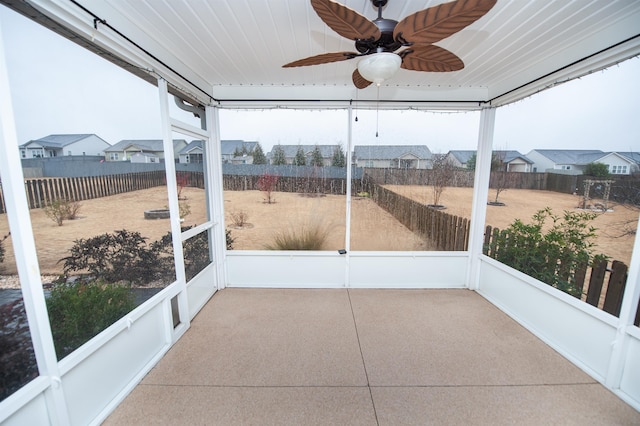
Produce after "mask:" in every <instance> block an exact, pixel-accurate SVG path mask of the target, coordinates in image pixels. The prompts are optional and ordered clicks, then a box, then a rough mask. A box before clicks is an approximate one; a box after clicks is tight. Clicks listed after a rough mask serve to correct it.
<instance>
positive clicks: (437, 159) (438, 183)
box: [429, 154, 456, 208]
mask: <svg viewBox="0 0 640 426" xmlns="http://www.w3.org/2000/svg"><path fill="white" fill-rule="evenodd" d="M431 164H432V170H431V173H430V176H431V179H430V181H431V187H432V189H433V192H432V194H433V204H429V206H430V207H435V208H442V207H444V206H442V205H440V196H441V195H442V193H443V192H444V190H445V188H446V187H447V186H449V185H450V184H451V182H452V181H453V179H454V177H455V172H456V166H455V165H454V164H453V162H452V161H451V160H449V159H448V158H447V157H446V156H445V155H444V154H434V155H433V157H432V158H431Z"/></svg>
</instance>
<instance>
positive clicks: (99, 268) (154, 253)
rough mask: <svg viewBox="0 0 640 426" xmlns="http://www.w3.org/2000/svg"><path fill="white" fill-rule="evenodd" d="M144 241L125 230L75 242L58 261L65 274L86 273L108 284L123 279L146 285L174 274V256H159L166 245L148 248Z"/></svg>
mask: <svg viewBox="0 0 640 426" xmlns="http://www.w3.org/2000/svg"><path fill="white" fill-rule="evenodd" d="M146 240H147V238H146V237H143V236H142V235H140V233H139V232H130V231H127V230H124V229H123V230H121V231H116V232H115V233H113V234H102V235H98V236H96V237H92V238H87V239H79V240H75V241H74V245H73V246H72V247H71V249H70V250H69V251H70V252H71V254H70V255H69V256H67V257H65V258H63V259H61V262H64V273H65V274H68V273H69V272H82V271H87V272H89V273H90V274H91V275H93V276H94V278H100V279H102V280H104V281H106V282H110V283H114V282H118V281H122V280H125V281H130V282H132V283H135V284H148V283H150V282H152V281H155V280H158V279H162V278H166V277H167V276H169V275H170V274H171V273H172V272H173V257H168V256H162V250H163V248H165V247H166V244H156V243H154V244H151V245H147V243H146ZM169 242H171V239H170V236H169ZM169 247H171V244H169ZM172 253H173V250H171V254H172ZM174 277H175V274H174Z"/></svg>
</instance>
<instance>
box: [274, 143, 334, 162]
mask: <svg viewBox="0 0 640 426" xmlns="http://www.w3.org/2000/svg"><path fill="white" fill-rule="evenodd" d="M316 146H317V147H318V149H320V154H322V161H323V163H324V165H325V166H330V165H331V163H332V161H333V154H334V153H335V152H336V150H337V149H339V148H340V145H276V146H274V147H273V149H272V150H271V151H270V152H269V153H268V154H267V161H268V162H269V163H271V162H272V160H273V154H274V153H273V151H274V149H275V148H276V147H280V148H282V150H283V151H284V157H285V159H286V161H287V164H293V159H294V158H295V156H296V153H297V152H298V148H302V151H303V152H304V157H305V161H306V164H307V165H308V164H309V163H310V162H311V158H312V156H313V150H314V149H316Z"/></svg>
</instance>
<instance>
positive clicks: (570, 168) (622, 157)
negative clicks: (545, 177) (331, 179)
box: [527, 149, 640, 175]
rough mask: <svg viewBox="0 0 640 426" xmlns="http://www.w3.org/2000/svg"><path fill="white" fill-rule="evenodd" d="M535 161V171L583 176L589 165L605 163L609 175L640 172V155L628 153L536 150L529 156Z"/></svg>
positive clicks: (528, 155)
mask: <svg viewBox="0 0 640 426" xmlns="http://www.w3.org/2000/svg"><path fill="white" fill-rule="evenodd" d="M527 157H528V158H529V159H531V160H533V162H534V165H533V168H534V171H539V172H544V171H554V172H560V173H567V174H576V175H579V174H582V173H583V172H584V169H585V167H586V166H587V164H590V163H603V164H606V165H607V166H608V167H609V173H611V174H616V175H629V174H631V173H634V172H636V171H638V170H640V167H639V162H638V160H639V159H640V155H638V154H635V153H632V152H626V153H618V152H603V151H600V150H597V149H595V150H579V149H575V150H572V149H534V150H532V151H531V152H529V153H528V154H527Z"/></svg>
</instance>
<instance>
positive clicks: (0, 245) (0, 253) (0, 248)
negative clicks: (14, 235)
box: [0, 232, 11, 263]
mask: <svg viewBox="0 0 640 426" xmlns="http://www.w3.org/2000/svg"><path fill="white" fill-rule="evenodd" d="M9 235H11V232H9V233H8V234H7V235H5V236H4V237H2V239H0V263H2V262H4V240H6V239H7V238H9Z"/></svg>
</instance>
